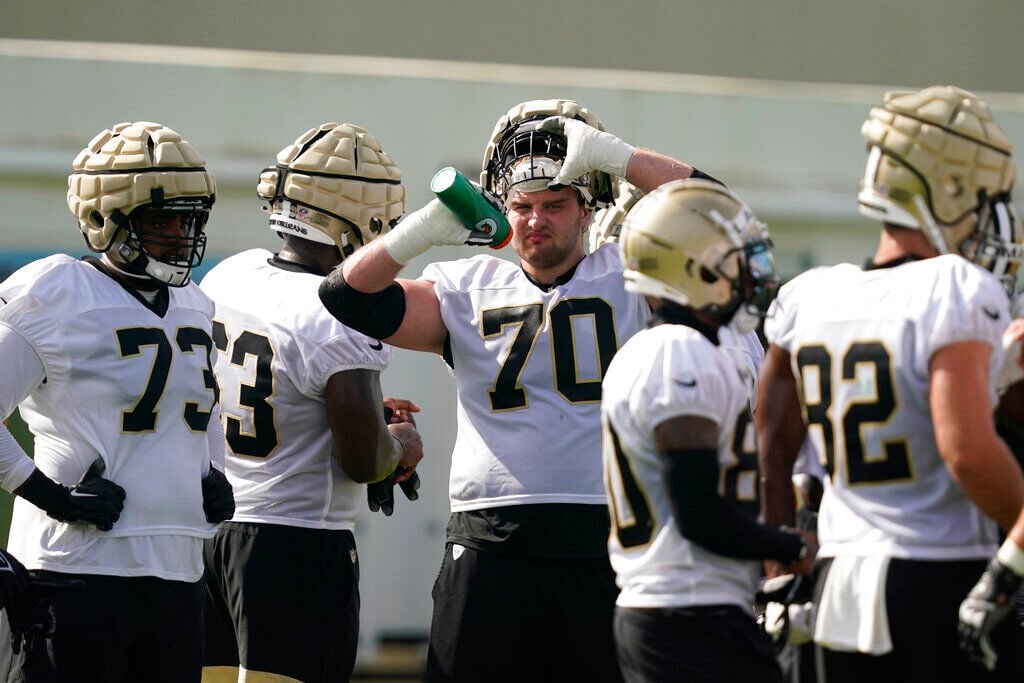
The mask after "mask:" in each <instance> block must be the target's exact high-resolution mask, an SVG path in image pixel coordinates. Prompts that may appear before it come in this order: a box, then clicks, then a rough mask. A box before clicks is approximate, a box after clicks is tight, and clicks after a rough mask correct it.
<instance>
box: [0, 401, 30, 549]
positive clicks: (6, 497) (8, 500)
mask: <svg viewBox="0 0 1024 683" xmlns="http://www.w3.org/2000/svg"><path fill="white" fill-rule="evenodd" d="M7 428H8V429H10V430H11V434H14V438H15V439H17V440H18V443H20V444H21V447H22V448H24V449H25V452H26V453H28V454H29V455H32V435H31V434H30V433H29V431H28V427H26V426H25V423H24V421H22V419H21V415H19V414H18V411H14V414H13V415H11V417H10V419H9V420H8V421H7ZM13 503H14V496H12V495H11V494H9V493H7V492H6V491H3V490H0V546H3V547H7V533H8V532H9V531H10V529H11V506H12V505H13Z"/></svg>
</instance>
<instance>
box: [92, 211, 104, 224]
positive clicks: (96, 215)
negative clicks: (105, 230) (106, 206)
mask: <svg viewBox="0 0 1024 683" xmlns="http://www.w3.org/2000/svg"><path fill="white" fill-rule="evenodd" d="M89 222H90V223H92V224H93V225H95V226H96V227H97V228H102V227H103V216H101V215H100V212H99V211H92V212H90V213H89Z"/></svg>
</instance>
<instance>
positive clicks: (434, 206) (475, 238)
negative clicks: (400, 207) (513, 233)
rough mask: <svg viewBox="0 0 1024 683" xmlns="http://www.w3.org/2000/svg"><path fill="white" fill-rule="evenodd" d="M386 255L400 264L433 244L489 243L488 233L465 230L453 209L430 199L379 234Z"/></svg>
mask: <svg viewBox="0 0 1024 683" xmlns="http://www.w3.org/2000/svg"><path fill="white" fill-rule="evenodd" d="M380 240H381V242H382V243H383V245H384V249H385V250H386V251H387V252H388V255H389V256H390V257H391V258H392V259H394V260H395V263H400V264H402V265H403V266H404V265H405V264H407V263H408V262H409V261H411V260H413V259H414V258H416V257H417V256H419V255H420V254H423V253H425V252H426V251H427V250H428V249H430V248H431V247H434V246H454V247H457V246H462V245H464V244H468V245H472V246H490V244H491V236H490V235H488V234H486V233H483V232H479V231H476V230H468V229H466V227H465V226H464V225H463V224H462V221H460V220H459V218H458V216H456V215H455V214H454V213H452V211H451V210H450V209H449V208H448V207H447V206H445V205H444V204H442V203H441V200H440V199H432V200H430V202H429V203H427V205H426V206H424V207H423V208H422V209H419V210H418V211H413V212H412V213H410V214H407V215H406V216H405V217H404V218H403V219H402V221H401V222H400V223H399V224H398V225H396V226H395V227H394V229H392V230H391V231H390V232H387V233H385V234H384V235H383V236H382V237H380Z"/></svg>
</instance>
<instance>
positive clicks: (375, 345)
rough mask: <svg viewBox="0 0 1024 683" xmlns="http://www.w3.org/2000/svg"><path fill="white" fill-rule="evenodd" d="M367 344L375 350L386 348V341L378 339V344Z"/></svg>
mask: <svg viewBox="0 0 1024 683" xmlns="http://www.w3.org/2000/svg"><path fill="white" fill-rule="evenodd" d="M367 346H369V347H370V348H371V349H373V350H374V351H380V350H381V349H383V348H384V342H381V341H378V342H377V343H376V344H368V345H367Z"/></svg>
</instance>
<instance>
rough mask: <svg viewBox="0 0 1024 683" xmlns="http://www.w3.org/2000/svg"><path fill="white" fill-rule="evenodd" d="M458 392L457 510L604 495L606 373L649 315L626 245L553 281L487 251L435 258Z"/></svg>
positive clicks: (428, 273) (426, 275)
mask: <svg viewBox="0 0 1024 683" xmlns="http://www.w3.org/2000/svg"><path fill="white" fill-rule="evenodd" d="M421 279H423V280H428V281H432V282H433V283H434V291H435V292H436V293H437V298H438V300H439V301H440V304H441V315H442V318H443V320H444V324H445V327H447V329H448V335H449V342H450V346H451V355H452V362H453V366H454V367H453V372H454V375H455V379H456V383H457V388H458V391H457V395H458V435H457V437H456V442H455V448H454V452H453V454H452V468H451V479H450V483H449V494H450V499H451V509H452V511H455V512H457V511H463V510H474V509H481V508H488V507H495V506H504V505H520V504H525V503H582V504H593V505H603V504H605V497H604V489H603V487H602V484H601V459H600V452H601V451H600V401H601V380H602V379H603V378H604V373H605V372H606V370H607V368H608V365H609V363H610V362H611V359H612V356H613V355H614V354H615V352H616V351H617V350H618V348H619V346H620V345H621V344H622V343H623V342H624V341H625V340H626V339H628V338H629V337H631V336H632V335H633V334H635V333H636V332H637V331H639V330H641V329H643V327H644V326H645V325H646V323H647V321H648V320H649V318H650V308H649V306H648V305H647V302H646V300H645V299H644V298H643V297H642V296H639V295H636V294H630V293H628V292H626V291H625V288H624V284H623V279H622V264H621V262H620V260H619V248H618V245H615V244H609V245H606V246H605V247H603V248H601V249H599V250H598V251H597V252H595V253H593V254H591V255H589V256H587V257H586V258H584V259H583V260H582V261H581V262H580V263H579V265H578V266H577V267H576V269H575V270H574V271H573V273H572V274H571V277H569V278H567V280H566V281H565V282H562V283H560V284H557V285H555V286H554V287H551V288H549V289H547V290H545V289H543V288H541V287H539V286H538V285H536V284H535V283H534V282H532V281H531V280H530V279H529V278H528V277H527V276H526V274H525V273H524V272H523V270H522V269H521V268H520V267H519V266H518V265H515V264H513V263H510V262H508V261H505V260H502V259H499V258H496V257H493V256H490V255H481V256H477V257H475V258H472V259H467V260H463V261H456V262H448V263H439V264H432V265H430V266H428V267H427V268H426V269H425V270H424V272H423V275H422V278H421Z"/></svg>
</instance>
